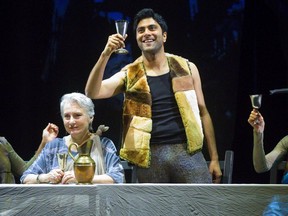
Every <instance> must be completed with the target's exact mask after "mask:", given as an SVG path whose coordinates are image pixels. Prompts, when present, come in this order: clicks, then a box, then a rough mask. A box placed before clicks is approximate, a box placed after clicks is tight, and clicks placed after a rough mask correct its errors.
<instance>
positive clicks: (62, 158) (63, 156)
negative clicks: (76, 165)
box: [57, 153, 68, 171]
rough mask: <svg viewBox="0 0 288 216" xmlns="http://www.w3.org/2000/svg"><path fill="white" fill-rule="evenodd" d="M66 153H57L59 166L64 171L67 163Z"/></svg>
mask: <svg viewBox="0 0 288 216" xmlns="http://www.w3.org/2000/svg"><path fill="white" fill-rule="evenodd" d="M67 156H68V154H67V153H57V159H58V164H59V168H60V169H61V170H62V171H64V170H65V169H66V165H67Z"/></svg>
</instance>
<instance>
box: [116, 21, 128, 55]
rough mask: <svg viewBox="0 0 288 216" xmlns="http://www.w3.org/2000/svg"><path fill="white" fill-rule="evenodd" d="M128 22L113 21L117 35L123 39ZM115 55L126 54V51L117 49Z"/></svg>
mask: <svg viewBox="0 0 288 216" xmlns="http://www.w3.org/2000/svg"><path fill="white" fill-rule="evenodd" d="M128 23H129V22H128V20H115V26H116V31H117V33H118V34H121V35H122V36H123V37H124V36H125V35H126V32H127V28H128ZM115 53H117V54H128V53H129V52H128V50H126V49H124V48H120V49H117V50H116V51H115Z"/></svg>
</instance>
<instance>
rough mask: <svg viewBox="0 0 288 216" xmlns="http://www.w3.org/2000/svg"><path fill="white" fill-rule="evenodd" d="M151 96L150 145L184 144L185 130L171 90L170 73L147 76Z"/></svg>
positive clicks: (185, 139)
mask: <svg viewBox="0 0 288 216" xmlns="http://www.w3.org/2000/svg"><path fill="white" fill-rule="evenodd" d="M147 81H148V84H149V87H150V91H151V95H152V121H153V123H152V125H153V126H152V132H151V140H150V143H151V144H179V143H186V141H187V138H186V134H185V129H184V126H183V122H182V119H181V116H180V112H179V108H178V106H177V102H176V100H175V96H174V93H173V90H172V81H171V76H170V73H166V74H163V75H160V76H147Z"/></svg>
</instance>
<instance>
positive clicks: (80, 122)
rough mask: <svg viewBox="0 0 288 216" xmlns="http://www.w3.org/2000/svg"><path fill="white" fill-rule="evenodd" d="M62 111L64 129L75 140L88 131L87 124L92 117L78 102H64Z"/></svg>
mask: <svg viewBox="0 0 288 216" xmlns="http://www.w3.org/2000/svg"><path fill="white" fill-rule="evenodd" d="M63 111H64V118H63V123H64V127H65V129H66V131H67V132H68V133H69V134H70V135H71V137H72V138H74V139H75V140H77V139H81V138H82V137H84V136H85V135H86V134H87V133H88V132H89V124H90V122H92V120H93V118H90V117H89V116H88V114H87V112H86V111H85V109H83V108H82V107H80V106H79V105H78V103H67V104H65V106H64V109H63Z"/></svg>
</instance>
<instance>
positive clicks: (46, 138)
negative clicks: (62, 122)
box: [42, 123, 59, 144]
mask: <svg viewBox="0 0 288 216" xmlns="http://www.w3.org/2000/svg"><path fill="white" fill-rule="evenodd" d="M58 133H59V128H58V126H57V125H55V124H53V123H49V124H48V125H47V126H46V128H44V130H43V132H42V141H43V142H44V143H45V144H46V143H48V142H50V141H52V140H53V139H55V138H56V137H57V136H58Z"/></svg>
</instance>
